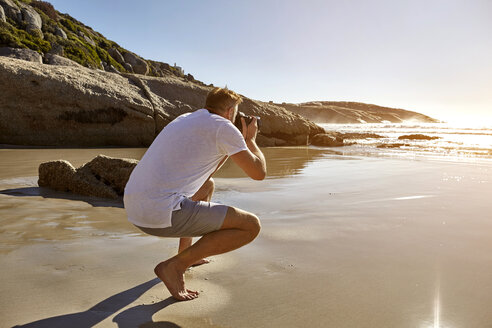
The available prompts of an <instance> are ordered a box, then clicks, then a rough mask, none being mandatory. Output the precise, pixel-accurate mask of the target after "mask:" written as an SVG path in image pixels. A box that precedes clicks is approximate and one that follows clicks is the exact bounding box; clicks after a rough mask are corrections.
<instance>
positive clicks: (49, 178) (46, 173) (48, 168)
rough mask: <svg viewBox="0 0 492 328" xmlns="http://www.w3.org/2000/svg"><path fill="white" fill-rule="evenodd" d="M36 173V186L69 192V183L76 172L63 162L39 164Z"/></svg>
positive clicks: (70, 165) (67, 163)
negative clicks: (37, 172) (37, 178)
mask: <svg viewBox="0 0 492 328" xmlns="http://www.w3.org/2000/svg"><path fill="white" fill-rule="evenodd" d="M38 171H39V180H38V185H39V186H40V187H50V188H51V189H54V190H58V191H69V189H70V188H69V182H71V180H72V178H73V175H74V174H75V172H76V171H75V168H74V167H73V166H72V164H70V162H68V161H65V160H58V161H51V162H46V163H41V164H40V165H39V169H38Z"/></svg>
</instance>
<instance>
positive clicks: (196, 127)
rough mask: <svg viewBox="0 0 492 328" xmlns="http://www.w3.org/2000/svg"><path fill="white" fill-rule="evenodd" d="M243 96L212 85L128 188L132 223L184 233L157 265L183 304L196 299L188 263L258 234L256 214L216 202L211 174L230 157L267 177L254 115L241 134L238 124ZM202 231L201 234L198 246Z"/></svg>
mask: <svg viewBox="0 0 492 328" xmlns="http://www.w3.org/2000/svg"><path fill="white" fill-rule="evenodd" d="M241 101H242V100H241V97H240V96H239V95H238V94H237V93H235V92H233V91H231V90H228V89H222V88H214V89H213V90H212V91H210V92H209V94H208V95H207V99H206V104H205V108H202V109H199V110H197V111H195V112H192V113H186V114H183V115H181V116H179V117H177V118H176V119H175V120H174V121H172V122H171V123H169V124H168V125H167V126H166V127H165V128H164V129H163V130H162V131H161V133H159V135H158V136H157V138H156V139H155V140H154V142H153V143H152V145H150V147H149V149H148V150H147V152H146V153H145V155H144V156H143V157H142V159H141V160H140V162H139V163H138V165H137V166H136V167H135V169H134V170H133V172H132V174H131V176H130V179H129V181H128V184H127V185H126V188H125V196H124V203H125V208H126V211H127V214H128V220H129V221H130V222H132V223H133V224H134V225H136V226H137V227H138V228H139V229H141V230H142V231H144V232H145V233H148V234H151V235H155V236H161V237H181V239H180V249H179V252H178V254H177V255H175V256H174V257H172V258H170V259H168V260H166V261H163V262H161V263H159V264H158V265H157V266H156V267H155V269H154V272H155V274H156V275H157V277H159V278H160V279H161V280H162V281H163V282H164V284H165V285H166V287H167V289H168V290H169V292H170V293H171V295H172V296H173V297H174V298H175V299H177V300H180V301H186V300H192V299H194V298H196V297H198V292H197V291H194V290H190V289H187V288H186V287H185V282H184V272H185V270H186V269H187V268H188V267H190V266H192V265H196V264H200V262H202V261H203V260H204V259H205V258H206V257H207V256H211V255H217V254H222V253H225V252H229V251H232V250H234V249H237V248H239V247H241V246H243V245H246V244H248V243H249V242H251V241H252V240H253V239H255V238H256V236H257V235H258V233H259V232H260V221H259V219H258V218H257V217H256V216H255V215H254V214H251V213H248V212H246V211H243V210H241V209H238V208H234V207H230V206H225V205H221V204H215V203H210V199H211V197H212V193H213V191H214V181H213V180H212V175H213V174H214V173H215V172H216V171H217V170H218V169H219V167H220V166H221V165H222V164H223V163H224V161H225V160H226V159H227V157H229V156H230V157H231V159H232V160H233V161H234V162H235V163H236V164H237V165H239V167H241V168H242V169H243V170H244V172H246V174H247V175H248V176H250V177H251V178H253V179H255V180H263V179H264V178H265V176H266V162H265V157H264V156H263V153H262V152H261V150H260V149H259V148H258V146H257V145H256V134H257V131H258V126H257V122H256V118H254V119H253V120H252V122H251V123H250V124H249V125H247V126H246V123H245V121H244V118H242V119H241V120H242V133H241V132H240V131H239V130H238V129H237V128H236V127H235V126H234V124H233V123H232V122H234V119H235V118H236V114H237V111H238V105H239V104H240V103H241ZM196 236H202V238H200V239H199V240H198V241H197V242H196V243H195V244H193V245H192V237H196Z"/></svg>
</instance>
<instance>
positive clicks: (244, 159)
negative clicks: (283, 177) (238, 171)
mask: <svg viewBox="0 0 492 328" xmlns="http://www.w3.org/2000/svg"><path fill="white" fill-rule="evenodd" d="M241 123H242V125H243V137H244V140H245V141H246V146H248V150H243V151H240V152H239V153H236V154H234V155H232V156H231V159H232V160H233V161H234V162H235V163H236V164H237V165H238V166H239V167H240V168H242V169H243V171H244V172H245V173H246V174H247V175H248V176H249V177H251V178H252V179H255V180H263V179H265V177H266V161H265V156H263V153H262V152H261V150H260V148H258V146H257V145H256V134H257V133H258V123H257V119H256V117H253V120H252V121H251V123H250V124H249V125H248V126H246V121H245V120H244V117H241Z"/></svg>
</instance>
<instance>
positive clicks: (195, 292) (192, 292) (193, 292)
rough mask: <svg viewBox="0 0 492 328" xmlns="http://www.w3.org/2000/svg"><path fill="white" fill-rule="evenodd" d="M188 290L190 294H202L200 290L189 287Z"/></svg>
mask: <svg viewBox="0 0 492 328" xmlns="http://www.w3.org/2000/svg"><path fill="white" fill-rule="evenodd" d="M186 291H187V292H188V293H190V294H194V295H198V294H200V293H199V292H198V291H196V290H191V289H187V290H186Z"/></svg>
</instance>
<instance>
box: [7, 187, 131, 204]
mask: <svg viewBox="0 0 492 328" xmlns="http://www.w3.org/2000/svg"><path fill="white" fill-rule="evenodd" d="M0 194H3V195H9V196H17V197H25V196H31V197H32V196H41V197H43V198H54V199H55V198H56V199H67V200H78V201H83V202H86V203H88V204H90V205H92V206H94V207H119V208H123V197H120V198H118V199H107V198H99V197H89V196H82V195H77V194H73V193H69V192H63V191H55V190H52V189H49V188H43V187H24V188H13V189H5V190H0Z"/></svg>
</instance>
